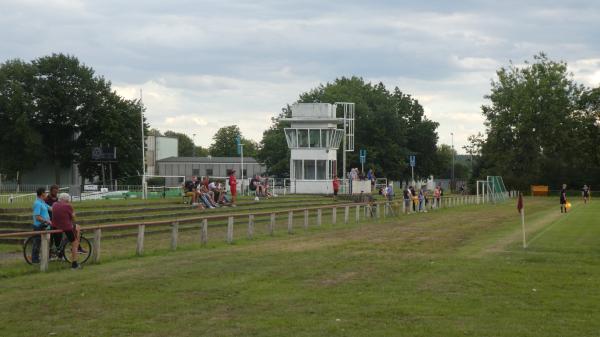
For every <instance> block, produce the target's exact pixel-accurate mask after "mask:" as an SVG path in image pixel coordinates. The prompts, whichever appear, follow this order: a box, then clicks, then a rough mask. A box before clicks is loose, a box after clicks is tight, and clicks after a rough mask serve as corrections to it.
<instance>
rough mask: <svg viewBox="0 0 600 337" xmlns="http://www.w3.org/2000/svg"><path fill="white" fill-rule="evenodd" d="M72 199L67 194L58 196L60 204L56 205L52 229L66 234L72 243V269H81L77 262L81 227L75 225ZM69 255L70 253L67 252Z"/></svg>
mask: <svg viewBox="0 0 600 337" xmlns="http://www.w3.org/2000/svg"><path fill="white" fill-rule="evenodd" d="M70 201H71V197H70V196H69V194H67V193H61V194H60V195H59V196H58V202H56V203H54V206H52V207H53V213H54V219H53V221H52V227H53V228H55V229H60V230H62V231H63V233H65V236H66V237H67V239H68V240H69V242H71V252H70V253H71V261H73V262H72V263H71V268H72V269H80V268H81V266H80V265H79V263H78V262H77V253H78V251H82V250H80V247H79V226H78V225H76V224H74V223H73V222H74V221H75V211H73V206H71V202H70ZM65 254H68V252H65Z"/></svg>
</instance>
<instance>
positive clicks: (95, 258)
mask: <svg viewBox="0 0 600 337" xmlns="http://www.w3.org/2000/svg"><path fill="white" fill-rule="evenodd" d="M101 238H102V229H100V228H96V229H94V247H92V262H93V263H98V262H100V239H101Z"/></svg>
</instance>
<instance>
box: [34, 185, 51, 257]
mask: <svg viewBox="0 0 600 337" xmlns="http://www.w3.org/2000/svg"><path fill="white" fill-rule="evenodd" d="M36 195H37V198H36V199H35V201H34V202H33V207H32V208H33V230H34V231H43V230H45V229H46V226H50V225H52V222H51V221H50V214H49V213H48V204H46V202H45V201H44V200H45V199H46V189H45V188H43V187H40V188H38V189H37V190H36ZM40 244H41V242H40V236H39V235H36V236H35V238H34V239H33V248H32V251H31V261H32V262H33V263H39V262H40Z"/></svg>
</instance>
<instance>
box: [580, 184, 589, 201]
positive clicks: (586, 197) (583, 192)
mask: <svg viewBox="0 0 600 337" xmlns="http://www.w3.org/2000/svg"><path fill="white" fill-rule="evenodd" d="M581 196H582V197H583V203H584V204H587V203H588V201H589V200H590V188H589V187H588V185H583V188H582V189H581Z"/></svg>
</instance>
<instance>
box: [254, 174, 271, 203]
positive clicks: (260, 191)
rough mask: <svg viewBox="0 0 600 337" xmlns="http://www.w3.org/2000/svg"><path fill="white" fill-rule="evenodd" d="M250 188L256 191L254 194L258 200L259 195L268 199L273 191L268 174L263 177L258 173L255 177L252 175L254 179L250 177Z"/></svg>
mask: <svg viewBox="0 0 600 337" xmlns="http://www.w3.org/2000/svg"><path fill="white" fill-rule="evenodd" d="M249 188H250V190H251V191H253V192H254V195H255V196H256V198H257V199H256V200H258V198H259V197H265V198H267V199H269V198H270V197H272V195H271V192H269V177H268V176H264V177H261V176H260V175H258V174H257V175H255V176H254V177H252V179H250V186H249Z"/></svg>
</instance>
